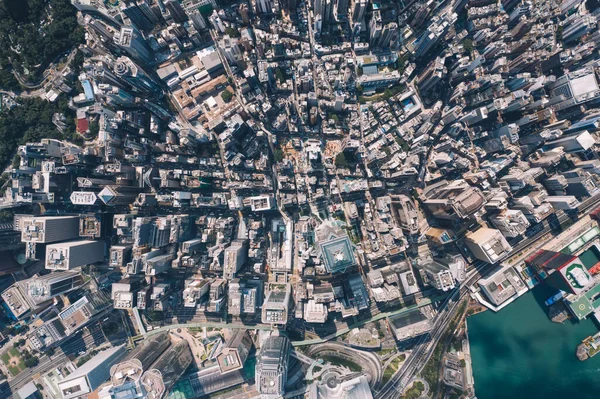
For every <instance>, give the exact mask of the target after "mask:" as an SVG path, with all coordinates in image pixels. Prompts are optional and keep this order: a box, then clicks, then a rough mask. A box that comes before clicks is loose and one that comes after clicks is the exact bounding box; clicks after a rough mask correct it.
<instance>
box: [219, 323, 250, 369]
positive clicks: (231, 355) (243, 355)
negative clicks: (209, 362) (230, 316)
mask: <svg viewBox="0 0 600 399" xmlns="http://www.w3.org/2000/svg"><path fill="white" fill-rule="evenodd" d="M229 331H230V335H229V337H228V338H227V340H226V341H225V345H224V347H223V349H222V350H221V353H219V354H218V355H217V363H218V364H219V369H220V370H221V374H226V373H230V372H232V371H235V370H240V369H241V368H242V367H243V366H244V363H245V362H246V359H247V358H248V353H249V352H250V350H251V349H252V338H251V337H250V335H249V334H248V330H244V329H241V328H236V329H233V330H229Z"/></svg>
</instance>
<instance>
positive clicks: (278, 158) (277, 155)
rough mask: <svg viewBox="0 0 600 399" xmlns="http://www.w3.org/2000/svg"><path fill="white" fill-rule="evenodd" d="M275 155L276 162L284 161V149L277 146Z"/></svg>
mask: <svg viewBox="0 0 600 399" xmlns="http://www.w3.org/2000/svg"><path fill="white" fill-rule="evenodd" d="M273 157H274V158H275V162H281V161H283V150H282V149H281V148H275V151H274V152H273Z"/></svg>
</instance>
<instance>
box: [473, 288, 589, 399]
mask: <svg viewBox="0 0 600 399" xmlns="http://www.w3.org/2000/svg"><path fill="white" fill-rule="evenodd" d="M555 293H556V288H553V287H549V286H548V285H546V284H545V283H542V284H540V285H538V286H537V287H535V288H534V289H533V290H532V291H529V292H528V293H526V294H525V295H523V296H521V297H520V298H519V299H517V300H516V301H515V302H513V303H512V304H510V305H508V306H507V307H505V308H504V309H502V310H501V311H500V312H498V313H494V312H492V311H486V312H483V313H480V314H477V315H474V316H471V317H469V319H468V325H469V341H470V344H471V356H472V362H473V376H474V378H475V394H476V395H477V398H478V399H508V398H510V399H563V398H573V399H598V398H600V356H595V357H593V358H591V359H588V360H586V361H584V362H581V361H579V360H578V359H577V357H576V355H575V353H576V349H577V345H579V344H580V343H581V341H582V340H583V339H584V338H586V337H587V336H589V335H593V334H595V333H596V332H598V327H597V326H596V324H595V323H594V322H593V321H592V320H589V319H588V320H583V321H581V322H578V323H577V322H572V321H571V320H567V321H566V322H565V323H564V324H557V323H553V322H552V321H550V319H549V318H548V316H547V310H548V308H547V307H546V306H545V305H544V301H545V300H546V299H548V298H549V297H551V296H552V295H554V294H555Z"/></svg>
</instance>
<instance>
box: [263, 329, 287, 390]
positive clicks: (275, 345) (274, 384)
mask: <svg viewBox="0 0 600 399" xmlns="http://www.w3.org/2000/svg"><path fill="white" fill-rule="evenodd" d="M291 349H292V347H291V344H290V340H289V339H287V338H286V337H281V336H270V337H269V338H267V340H266V341H265V342H264V343H263V345H262V347H261V349H260V354H259V356H258V361H257V363H256V371H255V373H256V376H255V384H256V390H257V391H258V393H260V394H261V397H262V398H263V399H276V398H281V397H282V396H283V394H284V393H285V383H286V381H287V370H288V365H289V364H288V363H289V357H290V351H291Z"/></svg>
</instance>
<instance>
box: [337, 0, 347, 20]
mask: <svg viewBox="0 0 600 399" xmlns="http://www.w3.org/2000/svg"><path fill="white" fill-rule="evenodd" d="M335 13H336V14H337V15H338V16H345V15H346V14H348V0H337V2H336V8H335Z"/></svg>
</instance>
